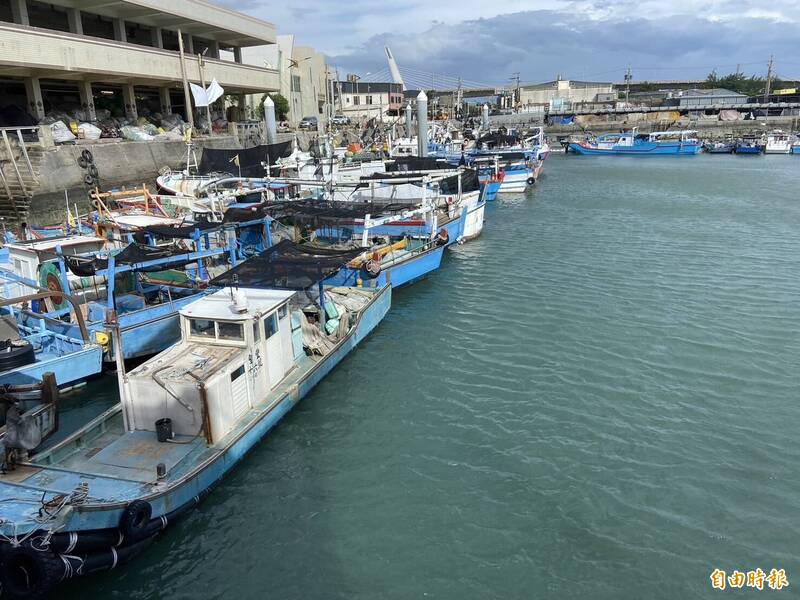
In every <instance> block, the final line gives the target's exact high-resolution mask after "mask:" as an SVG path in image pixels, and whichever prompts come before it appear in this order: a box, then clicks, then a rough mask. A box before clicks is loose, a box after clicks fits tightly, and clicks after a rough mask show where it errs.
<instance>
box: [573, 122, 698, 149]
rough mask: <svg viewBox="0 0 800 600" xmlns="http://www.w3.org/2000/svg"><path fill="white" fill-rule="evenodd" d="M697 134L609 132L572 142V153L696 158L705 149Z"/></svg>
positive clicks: (688, 132) (689, 132)
mask: <svg viewBox="0 0 800 600" xmlns="http://www.w3.org/2000/svg"><path fill="white" fill-rule="evenodd" d="M696 133H697V132H696V131H691V130H683V129H682V130H677V131H654V132H653V133H647V134H639V133H637V130H636V128H634V129H633V130H632V131H630V132H627V133H607V134H605V135H601V136H598V137H597V138H595V139H593V140H583V141H581V142H571V143H570V144H569V150H570V151H572V152H575V153H576V154H581V155H589V156H628V155H630V156H655V155H659V156H660V155H675V156H685V155H694V154H697V153H698V152H700V150H701V148H702V146H701V144H700V141H699V140H698V139H697V137H696V136H695V134H696Z"/></svg>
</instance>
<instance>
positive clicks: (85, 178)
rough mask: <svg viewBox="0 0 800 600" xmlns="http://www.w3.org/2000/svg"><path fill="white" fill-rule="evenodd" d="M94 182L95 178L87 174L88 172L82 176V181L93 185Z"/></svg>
mask: <svg viewBox="0 0 800 600" xmlns="http://www.w3.org/2000/svg"><path fill="white" fill-rule="evenodd" d="M94 182H95V178H94V177H92V176H91V175H89V173H87V174H86V175H84V176H83V183H85V184H86V185H94Z"/></svg>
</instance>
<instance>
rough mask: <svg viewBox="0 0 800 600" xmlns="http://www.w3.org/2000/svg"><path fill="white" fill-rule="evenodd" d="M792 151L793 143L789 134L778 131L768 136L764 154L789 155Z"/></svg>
mask: <svg viewBox="0 0 800 600" xmlns="http://www.w3.org/2000/svg"><path fill="white" fill-rule="evenodd" d="M791 151H792V142H791V139H790V137H789V134H788V133H784V132H783V131H781V130H780V129H776V130H775V131H771V132H770V133H768V134H767V136H766V143H765V144H764V154H789V152H791Z"/></svg>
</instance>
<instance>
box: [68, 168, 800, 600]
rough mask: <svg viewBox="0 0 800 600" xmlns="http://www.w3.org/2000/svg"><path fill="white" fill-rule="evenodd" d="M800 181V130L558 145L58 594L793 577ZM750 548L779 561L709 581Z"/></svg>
mask: <svg viewBox="0 0 800 600" xmlns="http://www.w3.org/2000/svg"><path fill="white" fill-rule="evenodd" d="M798 189H800V157H791V156H785V157H784V156H771V157H737V156H699V157H689V158H649V159H648V158H645V159H636V158H630V159H628V158H620V159H609V158H591V157H586V158H578V157H563V156H553V157H551V158H550V159H549V160H548V162H547V164H546V167H545V173H544V175H543V177H542V178H541V180H540V181H539V182H538V183H537V185H536V189H535V190H533V191H532V192H530V193H529V194H526V195H521V196H510V197H504V198H503V197H501V198H500V199H499V200H498V201H497V202H495V203H493V204H492V205H491V206H490V207H489V209H488V210H487V222H486V227H485V229H484V233H483V235H482V236H481V237H480V238H479V239H477V240H475V241H474V242H471V243H469V244H466V245H464V246H461V247H457V248H454V250H453V251H452V252H450V253H449V255H446V256H445V261H444V263H443V265H442V269H441V270H440V271H438V272H437V273H435V274H433V275H432V276H431V277H430V278H429V279H427V280H426V281H422V282H420V283H418V284H416V285H414V286H412V287H410V288H408V289H406V290H401V291H399V292H397V293H396V294H395V296H394V301H393V308H392V310H391V312H390V314H389V315H388V316H387V318H386V320H385V321H384V322H383V323H382V325H381V326H380V327H379V329H378V330H376V331H375V332H374V333H373V334H372V335H371V336H370V338H369V339H368V340H367V341H366V342H365V343H364V344H363V345H361V346H360V347H359V348H358V349H357V350H356V351H355V352H354V353H353V354H352V355H351V356H350V357H349V358H348V359H347V360H346V361H345V362H343V363H342V364H341V365H340V366H339V367H338V368H337V369H336V370H335V371H334V372H333V373H332V374H331V375H330V376H329V377H328V378H327V379H325V380H324V381H323V382H322V384H320V385H319V386H318V387H317V388H316V390H315V391H314V392H313V393H312V394H311V395H310V396H308V397H307V398H306V399H305V400H304V402H303V403H301V404H300V406H299V407H298V408H297V409H296V410H295V411H294V412H293V413H291V414H290V415H289V416H288V417H287V418H286V419H285V420H284V421H283V422H282V423H281V424H280V425H279V426H278V427H277V428H276V429H275V430H274V431H273V432H272V433H271V435H270V436H269V437H268V438H267V439H265V440H264V442H263V443H261V444H260V445H258V446H257V447H256V448H255V449H254V450H253V451H252V452H251V453H250V454H249V455H248V456H247V458H246V459H245V460H244V461H243V462H242V463H241V464H240V465H239V466H238V467H237V469H236V470H235V471H234V472H233V473H232V474H231V475H230V476H229V477H228V478H227V479H226V480H225V481H224V482H223V483H222V484H221V485H220V486H219V487H218V488H217V489H216V490H215V491H214V492H213V493H212V494H211V495H210V496H209V497H208V498H207V499H206V500H205V501H204V502H203V503H202V504H201V505H200V507H199V508H198V509H197V510H195V511H194V512H192V513H191V514H190V515H189V516H188V517H187V518H186V519H185V520H183V521H181V522H180V523H178V524H177V525H175V526H174V527H172V528H170V529H169V530H168V531H167V532H166V534H165V535H163V536H162V537H161V538H160V539H159V540H157V541H156V542H155V543H154V544H153V545H152V546H151V548H150V549H149V551H148V552H147V553H146V554H144V555H142V556H140V557H139V558H137V559H136V560H135V561H133V562H132V563H130V564H127V565H124V566H122V567H120V568H118V569H117V570H114V571H112V572H110V573H106V574H102V575H99V576H94V577H91V578H87V579H84V580H76V581H73V582H71V583H70V584H68V585H66V586H65V587H64V588H61V590H60V591H59V592H58V593H57V594H58V596H57V597H74V598H126V599H127V598H134V599H145V598H147V599H150V598H169V599H170V600H182V599H196V598H220V599H221V598H280V599H303V600H309V599H320V600H322V599H334V598H341V599H347V600H361V599H363V600H374V599H378V598H380V599H387V600H408V599H410V598H430V599H441V600H466V599H480V600H486V599H492V598H496V599H503V600H511V599H538V598H546V599H550V598H553V599H560V598H590V599H593V600H605V599H608V600H612V599H613V600H619V599H632V600H633V599H645V598H646V599H662V598H663V599H684V598H712V597H723V596H725V595H726V594H731V596H732V597H741V596H749V597H761V596H762V595H768V596H769V597H772V596H771V595H772V594H776V597H784V596H785V597H796V594H797V592H796V588H800V558H799V557H798V540H799V539H800V521H798V503H799V499H800V478H798V465H799V464H800V447H799V446H798V444H797V437H798V424H800V402H798V389H799V387H800V385H799V384H800V371H799V370H798V358H799V357H800V236H799V234H798V232H800V194H798ZM114 386H115V380H114V379H113V378H110V377H109V378H107V379H105V380H104V381H102V382H94V383H93V384H92V385H91V391H92V394H93V397H94V401H95V402H99V403H102V402H104V401H106V402H107V401H110V398H111V397H112V395H113V394H114V393H115V392H114ZM757 567H758V568H761V569H762V570H764V571H765V572H767V573H769V571H770V569H771V568H778V569H780V568H783V569H785V570H786V575H787V577H788V580H789V582H790V587H789V588H788V589H785V590H783V591H781V592H771V591H766V589H765V591H762V592H755V591H750V592H748V591H746V590H740V591H738V592H731V591H730V590H726V591H725V592H724V593H722V592H719V591H715V590H712V588H711V581H710V579H709V575H710V574H711V572H712V571H713V570H714V569H715V568H719V569H723V570H726V571H727V572H728V573H730V572H731V571H733V570H734V569H738V570H740V571H748V570H753V569H755V568H757ZM766 587H767V585H766V583H765V588H766ZM792 590H795V591H792Z"/></svg>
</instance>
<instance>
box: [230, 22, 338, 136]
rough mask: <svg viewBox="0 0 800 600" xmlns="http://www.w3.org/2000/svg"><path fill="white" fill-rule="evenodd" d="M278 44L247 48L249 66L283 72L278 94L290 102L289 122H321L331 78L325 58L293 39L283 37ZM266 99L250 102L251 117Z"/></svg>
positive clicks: (252, 98) (255, 97) (256, 97)
mask: <svg viewBox="0 0 800 600" xmlns="http://www.w3.org/2000/svg"><path fill="white" fill-rule="evenodd" d="M276 41H277V43H276V44H272V45H268V46H256V47H252V48H245V49H243V51H242V57H243V59H244V62H245V63H248V64H252V65H260V66H267V67H269V68H274V69H277V70H278V71H279V72H280V87H279V89H278V90H277V91H278V92H279V93H280V94H281V96H283V97H284V98H286V100H288V101H289V114H288V120H289V122H290V123H292V124H293V125H296V124H297V123H298V122H299V121H300V120H301V119H302V118H303V117H317V118H320V117H322V116H323V115H324V114H325V113H326V106H327V103H328V91H329V88H328V78H327V67H326V65H325V55H323V54H321V53H319V52H317V51H315V50H314V49H313V48H310V47H309V46H298V45H295V43H294V36H293V35H279V36H277V38H276ZM261 97H262V95H251V96H248V98H247V105H248V109H249V113H250V116H254V115H255V114H256V111H257V108H258V103H260V102H261Z"/></svg>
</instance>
